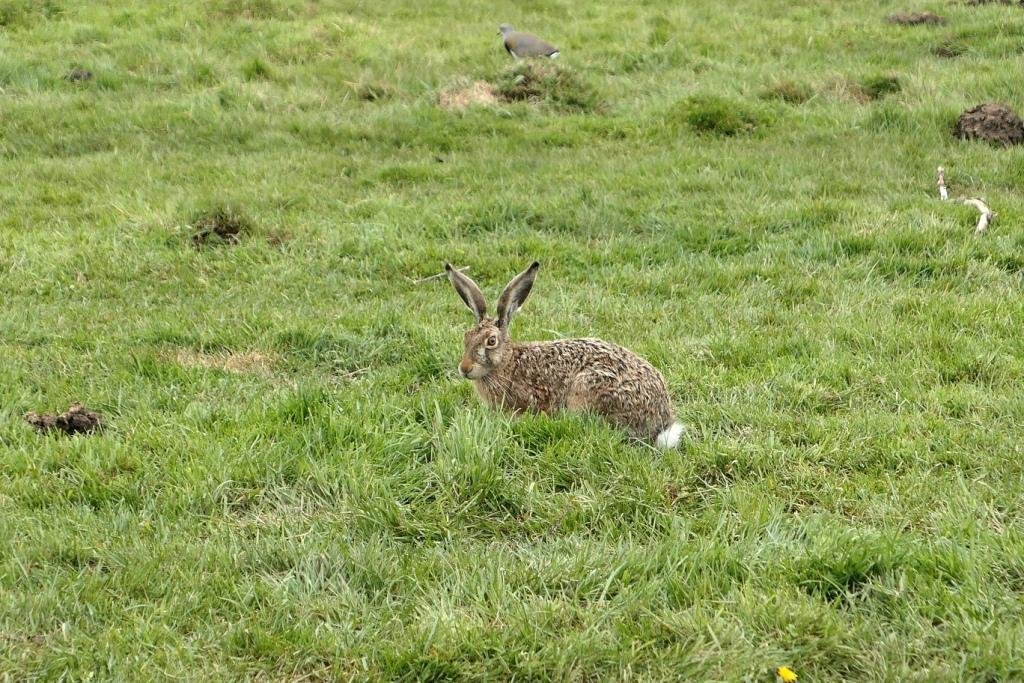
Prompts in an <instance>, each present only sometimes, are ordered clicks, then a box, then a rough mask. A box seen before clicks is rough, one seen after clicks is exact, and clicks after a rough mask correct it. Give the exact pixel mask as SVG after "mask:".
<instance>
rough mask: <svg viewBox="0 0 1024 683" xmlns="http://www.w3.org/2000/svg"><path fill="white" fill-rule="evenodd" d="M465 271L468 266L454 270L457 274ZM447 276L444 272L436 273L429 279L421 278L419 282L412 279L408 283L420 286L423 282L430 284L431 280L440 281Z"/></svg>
mask: <svg viewBox="0 0 1024 683" xmlns="http://www.w3.org/2000/svg"><path fill="white" fill-rule="evenodd" d="M467 270H469V266H463V267H462V268H455V271H456V272H459V273H465V272H466V271H467ZM447 276H448V273H447V272H444V273H438V274H437V275H431V276H430V277H421V278H420V279H419V280H413V279H412V278H409V281H410V282H412V283H413V284H414V285H422V284H423V283H424V282H430V281H431V280H440V279H441V278H443V277H447Z"/></svg>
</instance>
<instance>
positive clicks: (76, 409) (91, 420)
mask: <svg viewBox="0 0 1024 683" xmlns="http://www.w3.org/2000/svg"><path fill="white" fill-rule="evenodd" d="M25 421H26V422H28V423H29V424H30V425H32V426H33V427H35V428H36V429H38V430H39V431H40V432H50V431H53V430H55V429H56V430H59V431H62V432H64V433H65V434H67V435H68V436H72V435H74V434H91V433H92V432H96V431H99V430H101V429H103V416H102V415H100V414H99V413H97V412H95V411H93V410H89V409H88V408H86V407H85V406H83V405H82V404H81V403H73V404H71V407H70V408H68V411H67V412H66V413H62V414H60V415H54V414H52V413H46V414H44V415H40V414H39V413H35V412H30V413H27V414H26V415H25Z"/></svg>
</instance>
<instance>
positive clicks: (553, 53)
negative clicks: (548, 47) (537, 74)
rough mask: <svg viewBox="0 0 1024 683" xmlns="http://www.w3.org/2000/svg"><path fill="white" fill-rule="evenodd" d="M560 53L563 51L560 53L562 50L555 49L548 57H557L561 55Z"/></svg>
mask: <svg viewBox="0 0 1024 683" xmlns="http://www.w3.org/2000/svg"><path fill="white" fill-rule="evenodd" d="M560 54H561V53H560V52H559V51H558V50H555V51H554V52H552V53H551V54H549V55H548V58H549V59H555V58H556V57H558V55H560Z"/></svg>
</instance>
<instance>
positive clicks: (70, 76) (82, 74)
mask: <svg viewBox="0 0 1024 683" xmlns="http://www.w3.org/2000/svg"><path fill="white" fill-rule="evenodd" d="M64 79H65V80H68V81H71V82H72V83H82V82H83V81H91V80H92V72H91V71H89V70H87V69H80V68H78V67H75V68H74V69H72V70H71V71H69V72H67V73H66V74H64Z"/></svg>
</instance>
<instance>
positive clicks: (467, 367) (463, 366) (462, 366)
mask: <svg viewBox="0 0 1024 683" xmlns="http://www.w3.org/2000/svg"><path fill="white" fill-rule="evenodd" d="M472 370H473V364H472V363H470V362H469V361H466V360H464V361H462V362H461V363H459V372H461V373H462V376H463V377H469V373H470V371H472Z"/></svg>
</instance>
